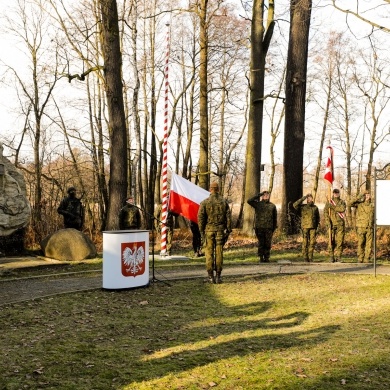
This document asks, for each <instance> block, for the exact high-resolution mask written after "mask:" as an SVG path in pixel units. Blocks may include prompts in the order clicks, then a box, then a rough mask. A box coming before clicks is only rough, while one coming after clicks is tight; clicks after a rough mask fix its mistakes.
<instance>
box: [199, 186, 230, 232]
mask: <svg viewBox="0 0 390 390" xmlns="http://www.w3.org/2000/svg"><path fill="white" fill-rule="evenodd" d="M198 225H199V231H200V232H201V233H202V234H203V233H204V232H218V231H224V230H227V231H229V232H230V231H231V230H232V218H231V213H230V208H229V204H228V202H227V200H226V199H225V198H223V197H222V196H221V195H220V194H211V195H210V196H209V197H208V198H207V199H205V200H204V201H203V202H201V204H200V207H199V211H198Z"/></svg>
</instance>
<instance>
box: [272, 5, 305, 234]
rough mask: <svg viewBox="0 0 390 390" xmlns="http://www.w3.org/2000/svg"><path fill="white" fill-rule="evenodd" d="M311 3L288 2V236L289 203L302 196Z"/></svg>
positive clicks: (284, 223) (293, 224) (292, 223)
mask: <svg viewBox="0 0 390 390" xmlns="http://www.w3.org/2000/svg"><path fill="white" fill-rule="evenodd" d="M311 3H312V1H311V0H291V6H290V16H291V21H290V37H289V46H288V56H287V75H286V116H285V129H284V163H283V164H284V173H283V179H284V180H283V181H284V183H283V185H284V187H283V192H284V194H283V195H284V196H283V200H282V213H281V214H282V215H281V221H280V227H281V228H282V230H284V231H285V232H286V233H287V234H295V233H298V231H299V226H298V225H299V223H298V218H297V215H296V212H295V210H294V208H293V207H292V203H293V202H295V201H296V200H297V199H299V198H301V197H302V192H303V149H304V143H305V99H306V76H307V57H308V43H309V28H310V14H311Z"/></svg>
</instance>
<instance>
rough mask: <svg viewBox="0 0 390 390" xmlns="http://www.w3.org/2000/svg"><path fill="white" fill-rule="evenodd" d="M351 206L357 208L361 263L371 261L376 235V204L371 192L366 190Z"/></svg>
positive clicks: (358, 252) (359, 258)
mask: <svg viewBox="0 0 390 390" xmlns="http://www.w3.org/2000/svg"><path fill="white" fill-rule="evenodd" d="M349 206H351V207H355V208H356V229H357V235H358V250H357V254H358V261H359V263H369V262H370V260H371V250H372V242H373V237H374V230H373V229H374V205H373V204H372V203H371V195H370V193H369V192H366V193H364V194H362V195H359V196H357V197H356V198H355V199H353V200H352V202H351V203H350V204H349Z"/></svg>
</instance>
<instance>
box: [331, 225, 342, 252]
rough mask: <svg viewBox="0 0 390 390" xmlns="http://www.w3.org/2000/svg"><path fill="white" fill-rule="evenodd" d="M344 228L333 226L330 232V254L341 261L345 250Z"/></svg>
mask: <svg viewBox="0 0 390 390" xmlns="http://www.w3.org/2000/svg"><path fill="white" fill-rule="evenodd" d="M344 235H345V228H344V226H333V227H332V228H331V230H330V245H329V252H330V255H331V257H332V258H334V257H335V258H336V259H339V258H340V257H341V254H342V253H343V249H344Z"/></svg>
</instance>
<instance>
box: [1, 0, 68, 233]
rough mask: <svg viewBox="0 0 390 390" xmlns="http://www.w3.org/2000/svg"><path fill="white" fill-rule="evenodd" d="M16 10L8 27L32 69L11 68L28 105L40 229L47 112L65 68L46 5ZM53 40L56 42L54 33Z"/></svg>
mask: <svg viewBox="0 0 390 390" xmlns="http://www.w3.org/2000/svg"><path fill="white" fill-rule="evenodd" d="M15 12H16V14H17V15H18V19H16V18H15V19H12V20H11V16H8V17H7V22H8V24H7V28H8V29H9V31H12V33H13V34H14V35H15V36H16V37H17V38H18V39H19V40H20V41H21V42H22V43H23V45H24V47H25V50H26V55H27V63H28V64H29V67H28V69H29V73H28V74H27V77H26V74H25V73H24V72H20V71H18V70H17V69H16V68H14V67H10V68H9V70H10V71H11V72H12V74H13V78H14V80H15V81H16V88H17V90H18V96H19V102H20V104H21V105H22V106H24V107H23V108H22V109H23V112H24V113H25V115H26V117H25V118H26V120H25V128H24V130H23V135H22V138H21V139H22V140H26V138H25V137H24V134H27V135H29V137H30V139H31V146H32V149H33V156H34V157H33V160H34V166H33V171H32V172H30V173H32V174H33V176H34V179H35V180H34V188H33V190H32V194H33V205H32V224H33V225H34V226H35V227H36V230H37V231H38V230H39V225H40V223H41V221H42V217H41V205H42V196H43V189H42V166H43V161H44V154H45V150H46V147H47V146H48V143H49V142H50V135H49V133H48V132H47V131H46V130H47V126H48V124H47V123H45V116H46V111H47V110H48V108H49V104H50V102H51V100H52V95H53V91H54V88H55V86H56V84H57V82H58V80H59V79H60V78H61V73H62V72H61V71H60V70H59V61H58V50H57V47H56V45H54V47H53V46H50V44H49V42H50V36H51V35H50V28H49V26H50V24H49V22H48V18H47V15H46V14H45V13H44V11H43V8H42V5H41V4H40V3H29V2H27V1H24V0H18V2H17V6H16V9H15ZM53 41H54V42H55V39H54V37H53ZM38 236H39V233H38ZM41 238H42V237H41Z"/></svg>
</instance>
